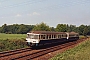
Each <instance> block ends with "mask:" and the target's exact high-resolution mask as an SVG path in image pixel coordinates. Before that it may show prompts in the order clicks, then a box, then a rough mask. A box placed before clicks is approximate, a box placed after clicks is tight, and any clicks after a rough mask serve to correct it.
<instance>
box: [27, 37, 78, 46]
mask: <svg viewBox="0 0 90 60" xmlns="http://www.w3.org/2000/svg"><path fill="white" fill-rule="evenodd" d="M78 39H79V37H72V38H69V39H66V38H62V39H50V40H40V42H39V43H30V42H27V44H28V46H30V47H37V46H43V45H49V44H56V43H64V42H69V41H75V40H78Z"/></svg>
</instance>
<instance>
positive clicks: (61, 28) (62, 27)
mask: <svg viewBox="0 0 90 60" xmlns="http://www.w3.org/2000/svg"><path fill="white" fill-rule="evenodd" d="M56 31H57V32H67V25H66V24H58V25H57V26H56Z"/></svg>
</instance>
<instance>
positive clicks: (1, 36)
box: [0, 33, 26, 40]
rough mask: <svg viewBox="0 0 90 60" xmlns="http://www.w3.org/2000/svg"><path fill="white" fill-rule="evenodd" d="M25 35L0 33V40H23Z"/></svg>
mask: <svg viewBox="0 0 90 60" xmlns="http://www.w3.org/2000/svg"><path fill="white" fill-rule="evenodd" d="M25 38H26V34H2V33H0V40H6V39H11V40H13V39H25Z"/></svg>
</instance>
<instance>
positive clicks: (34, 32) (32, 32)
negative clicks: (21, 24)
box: [29, 31, 66, 34]
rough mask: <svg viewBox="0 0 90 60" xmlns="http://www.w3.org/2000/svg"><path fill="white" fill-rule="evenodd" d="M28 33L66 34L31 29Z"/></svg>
mask: <svg viewBox="0 0 90 60" xmlns="http://www.w3.org/2000/svg"><path fill="white" fill-rule="evenodd" d="M29 33H34V34H66V33H65V32H54V31H31V32H29Z"/></svg>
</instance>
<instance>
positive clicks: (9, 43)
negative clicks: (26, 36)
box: [0, 39, 28, 51]
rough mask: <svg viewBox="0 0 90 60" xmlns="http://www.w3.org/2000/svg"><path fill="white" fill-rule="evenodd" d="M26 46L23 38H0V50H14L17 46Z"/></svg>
mask: <svg viewBox="0 0 90 60" xmlns="http://www.w3.org/2000/svg"><path fill="white" fill-rule="evenodd" d="M25 47H28V46H27V45H26V42H25V41H24V40H20V39H18V40H9V39H6V40H0V51H6V50H14V49H19V48H25Z"/></svg>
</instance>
